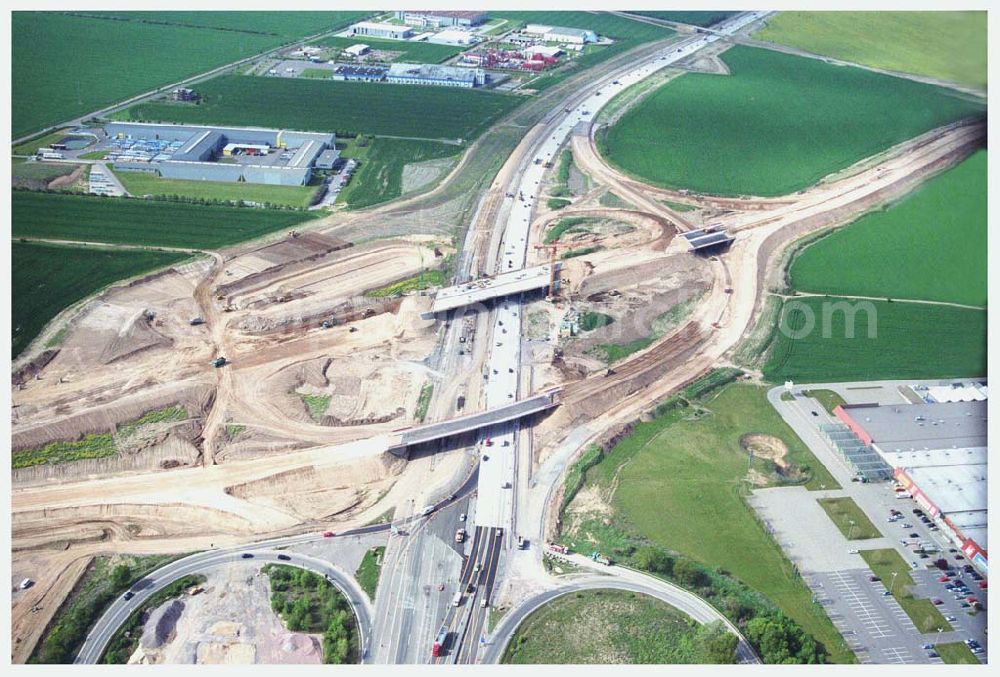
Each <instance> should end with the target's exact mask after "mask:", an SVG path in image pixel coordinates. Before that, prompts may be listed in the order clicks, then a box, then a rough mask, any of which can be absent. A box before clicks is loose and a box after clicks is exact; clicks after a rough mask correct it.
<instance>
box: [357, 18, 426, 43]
mask: <svg viewBox="0 0 1000 677" xmlns="http://www.w3.org/2000/svg"><path fill="white" fill-rule="evenodd" d="M350 32H351V35H367V36H368V37H371V38H383V39H385V40H405V39H406V38H409V37H410V36H412V35H413V29H412V28H410V27H409V26H397V25H395V24H388V23H375V22H374V21H362V22H360V23H356V24H354V25H353V26H351V28H350Z"/></svg>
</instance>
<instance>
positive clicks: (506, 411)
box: [388, 389, 559, 453]
mask: <svg viewBox="0 0 1000 677" xmlns="http://www.w3.org/2000/svg"><path fill="white" fill-rule="evenodd" d="M558 393H559V390H558V389H555V390H549V391H547V392H544V393H539V394H538V395H532V396H531V397H528V398H526V399H523V400H518V401H516V402H512V403H511V404H506V405H504V406H502V407H496V408H495V409H487V410H486V411H479V412H476V413H474V414H466V415H465V416H459V417H457V418H451V419H448V420H447V421H438V422H436V423H425V424H424V425H419V426H414V427H412V428H405V429H403V430H396V431H393V432H392V433H391V434H390V435H389V441H388V451H390V452H393V453H397V452H400V451H402V450H404V449H406V448H407V447H410V446H413V445H416V444H424V443H426V442H434V441H436V440H443V439H446V438H448V437H453V436H455V435H461V434H463V433H470V432H474V431H476V430H479V429H480V428H488V427H490V426H494V425H498V424H501V423H508V422H510V421H515V420H518V419H521V418H525V417H527V416H532V415H534V414H537V413H539V412H542V411H547V410H549V409H552V408H554V407H557V406H559V401H558V398H557V395H558Z"/></svg>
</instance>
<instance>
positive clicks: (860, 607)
mask: <svg viewBox="0 0 1000 677" xmlns="http://www.w3.org/2000/svg"><path fill="white" fill-rule="evenodd" d="M804 578H805V581H806V584H807V585H808V586H809V587H810V589H811V590H812V591H813V595H814V599H815V600H816V601H817V603H819V604H821V605H822V606H823V608H824V609H825V610H826V613H827V615H828V616H829V617H830V620H831V621H833V624H834V626H836V628H837V630H839V631H840V633H841V635H843V636H844V640H845V641H846V642H847V645H848V646H849V647H850V648H851V650H852V651H854V653H855V654H857V656H858V661H859V662H861V663H940V662H941V659H940V658H930V657H929V656H928V655H927V651H926V650H925V649H922V648H921V646H922V645H923V644H926V643H927V640H926V639H924V638H923V636H921V635H920V634H919V633H918V632H917V629H916V627H914V625H913V622H912V621H911V620H910V618H909V616H907V615H906V612H905V611H904V610H903V608H902V607H901V606H899V603H898V602H896V600H895V598H893V597H891V596H887V595H885V594H884V593H885V592H886V588H885V586H884V585H883V584H882V582H881V581H877V580H876V581H872V580H870V579H872V578H874V574H873V573H872V571H871V570H870V569H867V568H866V569H845V570H841V571H832V572H822V573H816V574H811V575H807V576H805V577H804Z"/></svg>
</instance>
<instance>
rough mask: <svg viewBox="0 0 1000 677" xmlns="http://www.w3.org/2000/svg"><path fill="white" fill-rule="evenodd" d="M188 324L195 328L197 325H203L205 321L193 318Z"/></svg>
mask: <svg viewBox="0 0 1000 677" xmlns="http://www.w3.org/2000/svg"><path fill="white" fill-rule="evenodd" d="M188 324H190V325H191V326H192V327H197V326H198V325H199V324H205V320H204V319H202V318H200V317H195V318H192V319H191V321H190V322H188Z"/></svg>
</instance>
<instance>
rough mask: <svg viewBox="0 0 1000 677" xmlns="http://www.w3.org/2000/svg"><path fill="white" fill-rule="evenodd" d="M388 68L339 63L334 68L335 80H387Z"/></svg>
mask: <svg viewBox="0 0 1000 677" xmlns="http://www.w3.org/2000/svg"><path fill="white" fill-rule="evenodd" d="M388 70H389V69H388V68H385V67H384V66H345V65H340V64H338V65H337V66H336V68H334V69H333V79H334V80H344V81H346V82H381V81H382V80H385V74H386V72H387V71H388Z"/></svg>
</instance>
